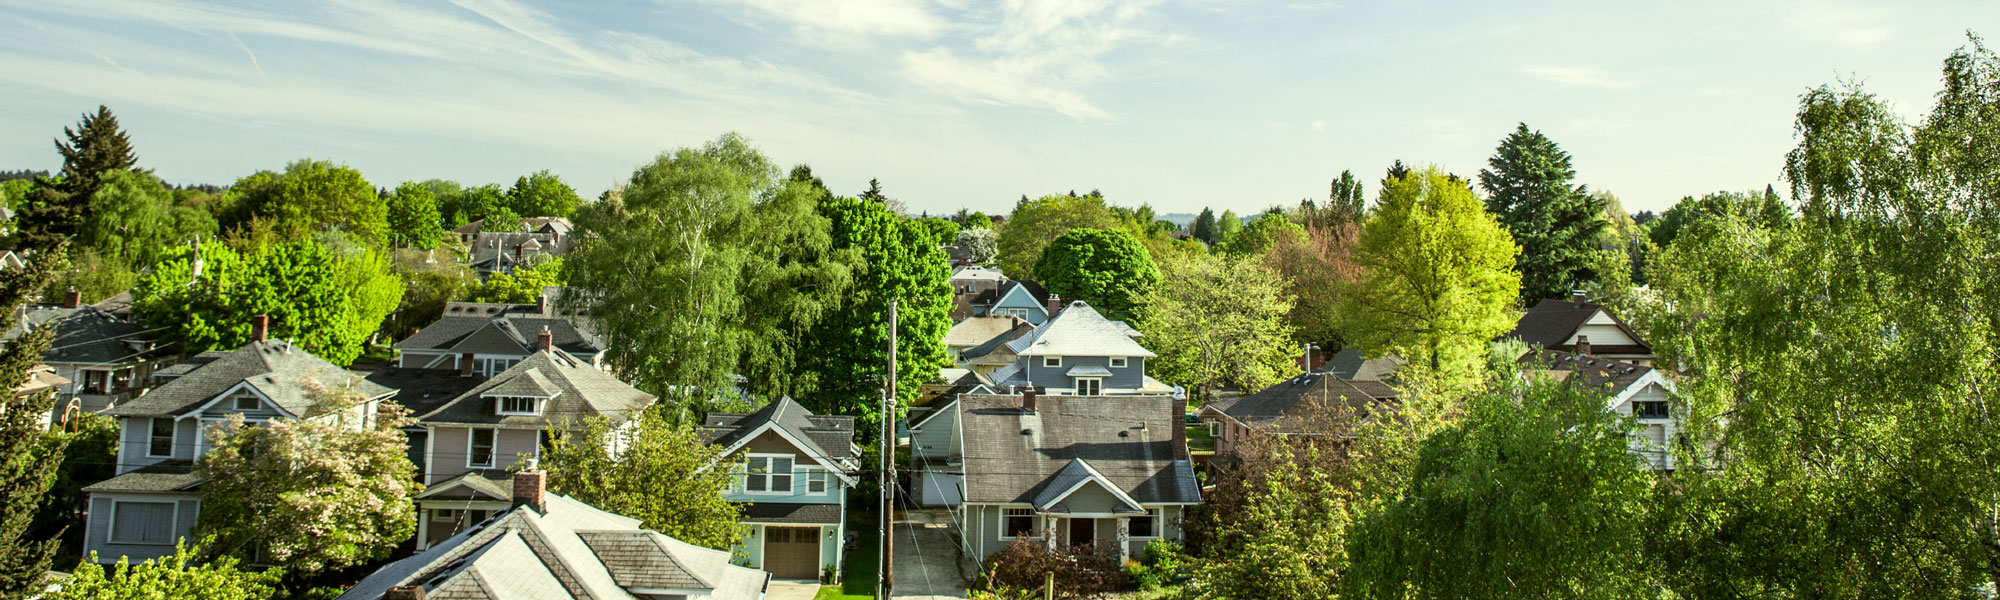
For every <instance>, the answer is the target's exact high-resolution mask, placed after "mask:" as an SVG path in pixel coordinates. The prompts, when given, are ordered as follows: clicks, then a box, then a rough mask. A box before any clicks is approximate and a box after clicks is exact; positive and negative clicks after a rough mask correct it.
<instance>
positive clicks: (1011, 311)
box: [993, 308, 1028, 321]
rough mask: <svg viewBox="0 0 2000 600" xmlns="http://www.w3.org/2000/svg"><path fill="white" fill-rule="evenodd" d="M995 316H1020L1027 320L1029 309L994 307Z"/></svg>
mask: <svg viewBox="0 0 2000 600" xmlns="http://www.w3.org/2000/svg"><path fill="white" fill-rule="evenodd" d="M993 316H996V317H1020V318H1021V320H1023V321H1025V320H1027V319H1028V309H1025V308H1000V309H994V311H993Z"/></svg>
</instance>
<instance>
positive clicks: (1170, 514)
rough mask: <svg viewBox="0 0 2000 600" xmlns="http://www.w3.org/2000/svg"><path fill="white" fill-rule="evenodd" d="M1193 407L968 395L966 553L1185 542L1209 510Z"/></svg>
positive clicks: (1163, 401)
mask: <svg viewBox="0 0 2000 600" xmlns="http://www.w3.org/2000/svg"><path fill="white" fill-rule="evenodd" d="M1185 410H1186V405H1185V400H1182V399H1179V398H1172V397H1167V396H1128V397H1115V398H1114V397H1096V396H1046V397H1044V396H1039V395H1037V394H1035V393H1033V392H1032V391H1030V392H1028V393H1024V394H1021V395H1019V396H997V395H971V394H968V395H964V396H960V397H959V400H958V411H957V412H958V422H959V425H960V427H959V435H960V436H962V437H963V448H964V467H965V468H964V471H965V473H964V483H963V486H964V487H963V496H964V499H963V501H962V502H961V503H960V505H959V511H958V512H959V516H961V517H962V519H961V520H960V523H962V525H961V527H962V530H963V532H964V535H963V537H962V540H963V543H964V544H965V547H964V550H965V552H966V553H968V554H969V555H971V556H974V557H978V558H981V559H984V557H986V556H989V555H991V554H993V553H995V552H998V551H1000V550H1001V549H1003V548H1005V547H1006V546H1007V544H1009V543H1012V542H1014V541H1015V540H1016V539H1019V538H1021V537H1024V536H1025V537H1031V538H1038V539H1040V540H1042V542H1043V543H1046V544H1048V545H1050V546H1055V545H1057V544H1067V545H1083V544H1090V545H1094V546H1097V547H1099V548H1103V547H1107V546H1114V547H1116V548H1117V550H1118V554H1119V555H1120V556H1121V557H1128V558H1129V557H1137V556H1140V555H1141V554H1142V553H1143V551H1144V549H1145V545H1146V543H1147V542H1150V541H1152V540H1154V539H1169V540H1179V539H1180V537H1181V519H1182V515H1183V514H1184V512H1185V511H1186V510H1187V509H1188V508H1189V507H1191V506H1194V505H1196V504H1200V503H1201V487H1200V484H1199V483H1198V482H1197V481H1196V479H1195V476H1194V467H1193V465H1192V463H1191V462H1190V461H1189V460H1188V455H1187V440H1186V429H1184V428H1183V426H1182V414H1183V412H1184V411H1185Z"/></svg>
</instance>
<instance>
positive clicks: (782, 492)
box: [702, 398, 861, 579]
mask: <svg viewBox="0 0 2000 600" xmlns="http://www.w3.org/2000/svg"><path fill="white" fill-rule="evenodd" d="M702 426H703V427H704V428H705V429H706V434H707V435H708V436H709V443H710V444H714V445H717V446H721V447H722V457H723V458H722V459H721V460H722V461H723V462H724V463H725V464H727V465H730V466H731V468H733V469H734V470H735V473H736V480H735V482H734V483H732V484H731V486H730V489H729V491H728V499H729V501H731V502H736V503H739V504H742V505H743V524H744V525H745V526H746V527H747V529H748V531H746V532H745V535H744V536H743V541H742V542H740V545H738V546H737V547H736V548H735V549H734V550H733V553H734V554H735V556H736V557H737V558H738V559H739V560H740V561H742V562H743V564H744V565H745V566H748V567H751V568H757V569H763V570H765V571H769V572H770V573H771V575H772V576H774V577H779V578H788V579H796V578H805V579H812V578H817V577H819V575H820V573H821V572H822V571H824V570H825V569H828V568H832V569H834V570H839V569H840V559H841V554H840V548H841V544H842V543H843V540H845V539H846V537H847V523H846V519H845V518H844V517H845V515H846V514H847V490H848V488H851V487H853V486H854V484H855V478H854V473H855V472H857V471H858V470H859V469H860V464H858V461H859V457H860V455H861V449H860V448H857V447H855V445H854V417H848V416H838V415H815V414H812V412H810V411H807V410H806V408H805V407H804V406H800V405H799V403H797V402H794V401H792V399H791V398H779V399H777V400H774V401H772V402H771V403H770V404H766V405H764V407H763V408H761V409H758V410H757V412H753V413H749V414H742V413H711V414H709V415H708V418H707V419H705V420H704V421H703V422H702Z"/></svg>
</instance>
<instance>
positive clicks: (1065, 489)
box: [1034, 458, 1145, 512]
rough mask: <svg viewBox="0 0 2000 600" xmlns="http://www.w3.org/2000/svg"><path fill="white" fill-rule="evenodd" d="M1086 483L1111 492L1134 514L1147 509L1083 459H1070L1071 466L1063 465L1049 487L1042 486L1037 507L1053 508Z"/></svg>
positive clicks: (1036, 499)
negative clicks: (1091, 483) (1073, 490)
mask: <svg viewBox="0 0 2000 600" xmlns="http://www.w3.org/2000/svg"><path fill="white" fill-rule="evenodd" d="M1085 482H1095V483H1096V484H1098V485H1099V486H1101V487H1103V488H1104V489H1106V490H1109V491H1110V492H1111V495H1112V496H1114V497H1116V498H1118V501H1119V502H1122V503H1124V504H1125V506H1126V508H1129V509H1131V510H1132V511H1133V512H1138V511H1140V510H1144V509H1145V507H1143V506H1139V502H1138V501H1137V500H1134V499H1133V498H1132V497H1131V496H1128V495H1126V494H1125V490H1122V489H1119V488H1118V485H1117V484H1115V483H1112V482H1111V480H1109V479H1105V478H1104V475H1103V474H1101V473H1098V472H1097V469H1096V468H1095V467H1092V466H1090V462H1089V461H1086V460H1084V459H1081V458H1073V459H1070V461H1069V464H1066V465H1063V468H1062V470H1061V471H1056V474H1055V476H1054V477H1050V478H1049V483H1048V485H1045V486H1042V493H1040V494H1036V495H1035V502H1034V504H1035V507H1036V508H1040V509H1043V510H1047V509H1050V508H1053V507H1055V505H1056V503H1058V502H1060V501H1062V499H1063V497H1064V496H1066V495H1067V494H1069V493H1070V491H1071V490H1072V489H1075V488H1076V487H1077V486H1079V485H1082V484H1084V483H1085Z"/></svg>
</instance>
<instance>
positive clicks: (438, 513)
mask: <svg viewBox="0 0 2000 600" xmlns="http://www.w3.org/2000/svg"><path fill="white" fill-rule="evenodd" d="M456 518H458V511H457V510H454V509H450V508H440V509H437V510H433V511H431V520H432V521H437V522H439V523H449V522H451V520H452V519H456Z"/></svg>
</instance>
